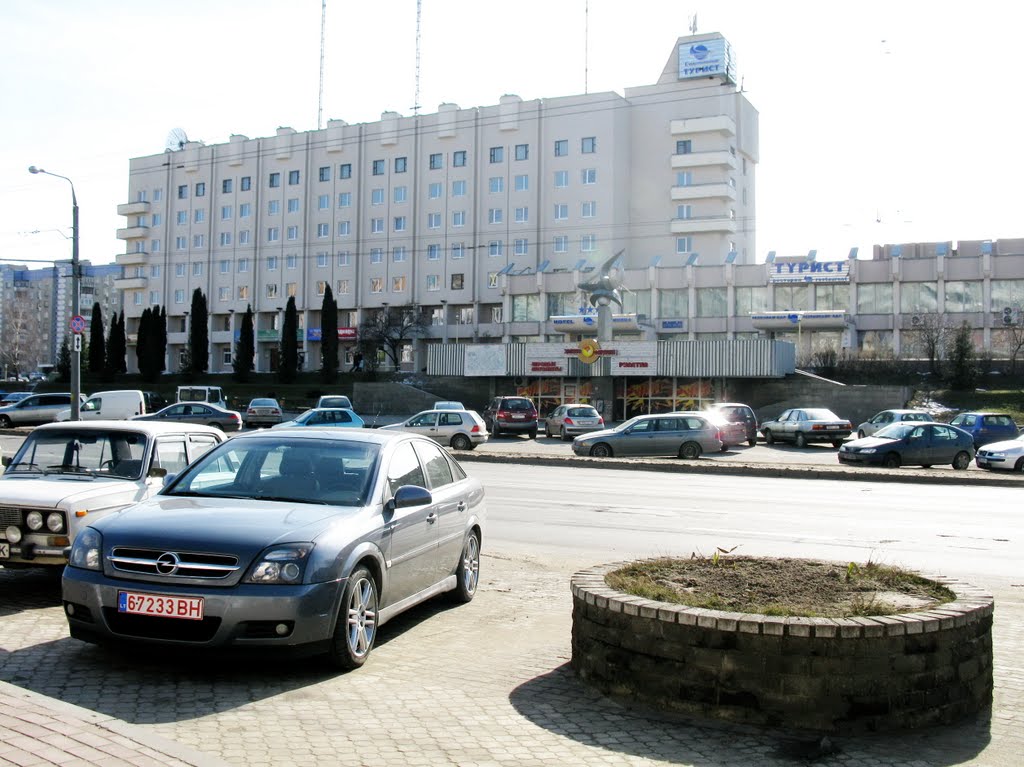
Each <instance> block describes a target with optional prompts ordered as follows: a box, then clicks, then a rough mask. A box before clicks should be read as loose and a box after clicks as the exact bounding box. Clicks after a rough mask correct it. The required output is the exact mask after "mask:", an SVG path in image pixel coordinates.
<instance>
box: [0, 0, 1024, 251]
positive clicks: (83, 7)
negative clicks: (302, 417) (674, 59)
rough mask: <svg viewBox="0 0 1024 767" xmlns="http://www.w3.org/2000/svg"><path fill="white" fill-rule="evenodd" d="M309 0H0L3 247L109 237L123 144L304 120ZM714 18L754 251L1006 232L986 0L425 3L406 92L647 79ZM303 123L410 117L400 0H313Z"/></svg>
mask: <svg viewBox="0 0 1024 767" xmlns="http://www.w3.org/2000/svg"><path fill="white" fill-rule="evenodd" d="M322 8H323V5H322V0H176V2H175V3H145V2H138V0H131V1H130V2H129V1H127V0H4V1H3V3H2V5H0V41H2V44H0V72H2V73H3V74H2V75H0V138H2V140H0V261H4V262H8V263H10V262H16V263H29V264H30V265H31V266H33V267H38V266H45V265H46V263H48V262H52V261H53V260H54V259H64V258H69V257H70V253H71V241H70V239H69V238H70V234H71V205H70V203H71V195H70V191H71V190H70V188H69V187H68V184H67V182H66V181H63V180H61V179H58V178H52V177H49V176H44V175H31V174H29V172H28V170H27V169H28V167H29V166H30V165H34V166H37V167H40V168H43V169H45V170H47V171H50V172H53V173H58V174H60V175H62V176H67V177H68V178H69V179H71V181H72V182H73V183H74V189H75V192H76V194H77V197H78V202H79V207H80V238H79V239H80V254H81V258H82V259H83V260H84V259H89V260H91V261H92V262H93V263H97V264H104V263H110V262H112V261H113V260H114V256H115V255H116V254H118V253H122V252H124V250H125V248H124V243H123V242H121V241H119V240H117V238H116V236H115V231H116V229H117V228H119V227H123V226H125V225H126V219H125V218H124V217H120V216H118V215H117V213H116V208H117V205H118V204H119V203H124V202H128V167H129V160H130V159H131V158H133V157H141V156H146V155H151V154H157V153H160V152H162V151H163V150H164V148H165V145H166V142H167V137H168V134H169V133H170V131H171V130H172V129H175V128H180V129H182V130H184V131H185V133H186V134H187V135H188V136H189V138H190V139H192V140H201V141H203V142H205V143H207V144H219V143H223V142H226V141H227V140H228V138H229V136H230V135H231V134H233V133H239V134H242V135H245V136H248V137H249V138H258V137H262V136H269V135H273V134H274V133H275V131H276V130H277V128H278V127H281V126H288V127H291V128H294V129H295V130H297V131H307V130H313V129H315V128H316V127H317V121H318V112H319V111H320V109H319V107H320V37H321V11H322ZM694 15H695V16H696V19H697V29H698V32H700V33H707V32H720V33H721V34H723V35H724V36H725V37H726V39H728V40H729V42H730V43H731V45H732V47H733V50H734V52H735V54H736V56H737V59H738V68H739V74H740V76H741V78H742V85H743V89H744V90H745V92H746V96H747V98H748V99H749V100H750V102H751V103H752V104H753V106H754V107H755V108H756V109H757V110H758V112H759V114H760V161H759V164H758V166H757V180H756V190H755V191H756V198H755V199H756V206H757V210H756V221H755V224H756V254H755V257H756V259H755V260H757V261H763V260H764V258H765V256H766V255H767V253H768V251H770V250H774V251H776V252H777V253H778V254H779V255H802V254H806V253H807V252H808V251H809V250H812V249H813V250H817V251H818V258H820V259H826V258H843V257H846V255H847V253H848V252H849V250H850V248H851V247H858V248H859V249H860V253H861V256H862V257H864V256H865V255H866V254H868V253H870V252H871V247H872V245H874V244H882V243H894V242H918V241H947V240H952V241H957V240H977V239H993V240H994V239H1000V238H1010V237H1024V217H1022V215H1021V208H1022V204H1021V203H1022V202H1024V200H1022V196H1024V195H1022V192H1021V190H1022V189H1024V184H1022V180H1024V152H1022V151H1021V147H1020V146H1019V142H1018V141H1017V140H1016V139H1017V138H1018V135H1019V134H1020V133H1021V131H1022V129H1024V121H1022V120H1021V117H1022V116H1024V115H1022V112H1024V106H1022V100H1021V99H1020V97H1019V88H1020V83H1019V81H1020V77H1021V73H1022V63H1021V62H1022V59H1021V57H1020V54H1019V39H1018V35H1019V30H1020V29H1022V28H1024V3H1012V2H1005V0H994V1H992V0H976V1H975V2H972V3H963V2H950V1H948V0H930V1H928V2H924V1H921V0H887V2H877V1H876V0H862V1H861V2H856V3H852V2H836V1H835V0H833V1H832V2H821V1H820V0H819V1H818V2H803V1H799V2H798V1H796V0H794V1H792V2H789V1H787V0H778V2H775V3H766V2H763V0H749V1H748V0H732V2H728V3H726V2H721V0H718V2H711V1H705V0H692V1H689V2H688V1H687V0H670V1H666V0H632V2H628V3H623V2H621V0H589V2H587V0H516V1H515V2H498V0H422V4H421V24H420V30H421V32H420V67H419V72H420V76H419V103H420V105H421V110H420V111H421V113H423V114H428V113H432V112H435V111H436V110H437V105H438V104H441V103H445V102H448V103H455V104H458V105H459V106H460V107H462V108H470V107H474V106H487V105H493V104H497V103H498V100H499V99H500V97H501V96H502V95H504V94H517V95H519V96H521V97H522V98H523V99H534V98H545V97H556V96H564V95H570V94H576V93H584V92H590V93H595V92H602V91H616V92H618V93H620V94H621V93H622V92H623V90H624V89H625V88H628V87H632V86H638V85H648V84H652V83H654V82H655V81H656V80H657V79H658V77H659V76H660V74H661V72H662V69H663V68H664V66H665V63H666V61H667V60H668V58H669V56H670V55H671V53H672V51H673V45H674V43H675V41H676V38H678V37H680V36H683V35H687V34H689V31H688V28H689V24H690V19H691V17H693V16H694ZM325 39H326V48H325V55H324V65H323V79H324V87H323V101H322V105H323V106H322V123H323V125H326V123H327V120H328V119H332V118H337V119H343V120H346V121H348V122H349V123H359V122H374V121H377V120H379V119H380V115H381V113H382V112H385V111H397V112H400V113H402V114H411V112H412V106H413V105H414V103H415V99H416V1H415V0H376V2H367V1H366V0H361V1H360V2H353V1H352V0H327V8H326V25H325Z"/></svg>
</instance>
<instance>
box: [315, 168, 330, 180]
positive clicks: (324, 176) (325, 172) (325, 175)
mask: <svg viewBox="0 0 1024 767" xmlns="http://www.w3.org/2000/svg"><path fill="white" fill-rule="evenodd" d="M318 178H319V179H320V180H321V181H330V180H331V166H330V165H322V166H321V167H320V171H319V175H318Z"/></svg>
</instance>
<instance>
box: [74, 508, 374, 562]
mask: <svg viewBox="0 0 1024 767" xmlns="http://www.w3.org/2000/svg"><path fill="white" fill-rule="evenodd" d="M360 510H361V507H355V506H353V507H338V506H322V505H318V504H305V503H292V502H281V501H251V500H245V501H242V502H239V501H236V500H232V499H224V498H186V497H179V496H170V495H159V496H155V497H153V498H151V499H150V500H148V501H146V502H144V503H140V504H137V505H135V506H132V507H131V508H130V509H126V510H125V511H123V512H121V513H119V514H114V515H112V516H109V517H104V518H103V519H101V520H99V521H98V522H97V523H96V524H95V525H94V526H95V527H96V529H98V530H99V531H100V532H101V533H102V534H103V542H104V545H105V546H111V545H130V546H140V547H149V548H163V549H192V550H195V549H201V550H204V551H218V552H225V553H227V552H230V553H234V554H237V555H239V556H241V557H245V556H255V554H257V553H258V552H259V551H261V550H262V549H264V548H265V547H267V546H272V545H274V544H275V543H285V542H296V541H314V540H316V539H317V538H318V537H319V536H321V535H323V534H324V533H325V532H327V531H329V530H334V529H336V528H339V527H342V526H345V525H348V524H353V523H354V520H355V519H356V518H357V517H359V516H360V513H359V512H360Z"/></svg>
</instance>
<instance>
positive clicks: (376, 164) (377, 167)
mask: <svg viewBox="0 0 1024 767" xmlns="http://www.w3.org/2000/svg"><path fill="white" fill-rule="evenodd" d="M373 175H375V176H383V175H384V161H383V160H374V161H373Z"/></svg>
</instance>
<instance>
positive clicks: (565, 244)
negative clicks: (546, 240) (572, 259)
mask: <svg viewBox="0 0 1024 767" xmlns="http://www.w3.org/2000/svg"><path fill="white" fill-rule="evenodd" d="M554 249H555V253H568V252H569V238H568V237H566V236H565V235H564V234H560V235H558V236H556V237H555V241H554Z"/></svg>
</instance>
